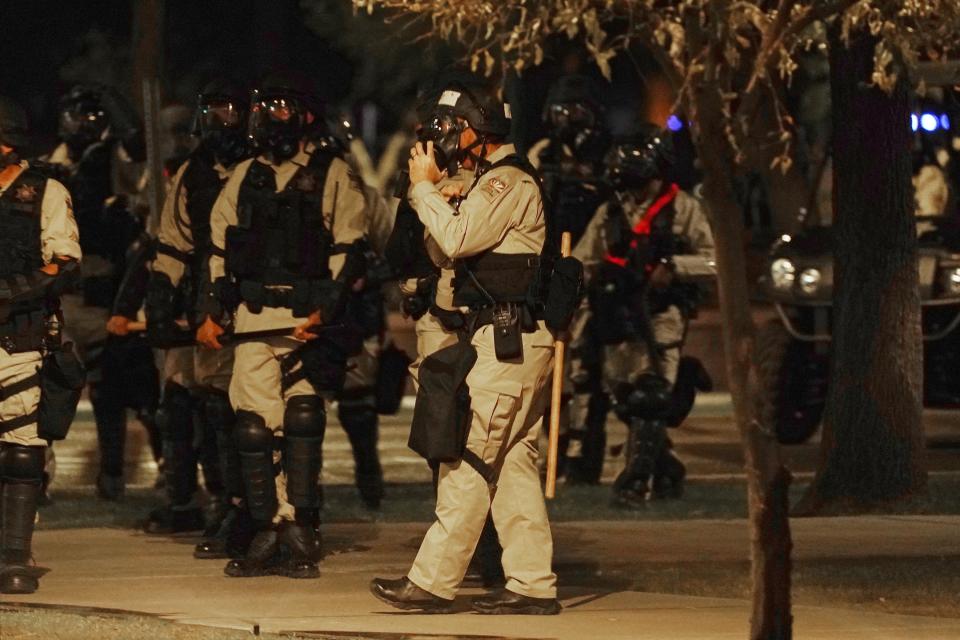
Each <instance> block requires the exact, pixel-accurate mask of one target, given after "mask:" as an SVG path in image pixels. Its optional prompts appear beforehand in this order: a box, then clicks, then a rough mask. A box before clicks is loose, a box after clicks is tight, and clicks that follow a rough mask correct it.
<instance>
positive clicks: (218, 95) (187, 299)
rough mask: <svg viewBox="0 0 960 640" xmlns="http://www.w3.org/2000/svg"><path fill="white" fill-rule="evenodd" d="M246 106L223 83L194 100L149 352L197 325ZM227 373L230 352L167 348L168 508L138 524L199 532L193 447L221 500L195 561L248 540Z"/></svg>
mask: <svg viewBox="0 0 960 640" xmlns="http://www.w3.org/2000/svg"><path fill="white" fill-rule="evenodd" d="M248 107H249V94H248V92H247V91H246V90H244V89H243V87H242V86H241V85H240V84H239V83H237V82H235V81H233V80H230V79H227V78H219V79H215V80H213V81H211V82H210V83H208V84H207V85H206V86H205V87H204V88H203V90H202V92H201V93H200V95H199V98H198V104H197V113H196V117H195V124H194V131H193V133H194V135H196V136H199V138H200V144H199V145H198V146H197V148H196V149H195V150H194V151H193V152H191V153H190V155H189V156H188V158H187V160H186V161H185V162H184V163H183V165H181V167H180V169H179V171H177V173H176V175H175V176H174V178H173V182H172V184H171V187H170V190H169V192H168V196H167V199H166V202H165V203H164V207H163V211H162V212H161V214H160V228H159V234H158V238H157V256H156V259H155V260H154V262H153V268H152V273H151V274H150V280H149V284H148V285H147V291H146V305H145V306H146V315H147V339H148V340H149V341H150V343H151V344H152V345H153V346H155V347H159V348H169V347H171V346H175V345H176V344H177V343H178V342H179V343H180V344H181V345H182V344H183V342H184V338H185V337H187V336H188V337H189V338H192V337H193V334H194V332H195V331H196V328H197V327H198V325H199V323H200V322H201V321H202V320H203V318H202V317H201V316H200V315H199V311H198V309H197V303H198V298H199V292H200V291H201V290H205V289H206V281H207V280H208V263H209V259H210V254H211V250H212V244H211V239H210V212H211V210H212V209H213V203H214V202H215V201H216V199H217V196H219V195H220V191H221V189H222V188H223V185H224V184H225V183H226V182H227V180H228V178H229V177H230V175H231V174H232V173H233V171H234V169H235V167H236V166H237V164H238V163H239V162H240V161H241V160H243V159H245V158H246V157H248V156H249V153H248V144H247V110H248ZM178 287H179V289H178ZM181 306H182V307H184V308H183V309H182V310H183V311H185V314H186V320H187V323H188V324H189V326H190V327H192V328H193V329H192V330H191V331H189V332H188V333H187V334H184V332H183V331H182V330H181V329H180V328H179V327H178V325H177V319H178V317H179V316H180V312H181V308H180V307H181ZM232 371H233V349H232V348H230V347H226V348H224V349H220V350H215V351H214V350H209V349H199V348H197V347H194V346H187V347H184V346H181V347H179V348H172V349H169V350H168V351H167V353H166V357H165V362H164V371H163V379H164V388H163V400H162V402H161V406H160V411H159V412H158V422H159V423H160V427H161V431H162V436H163V451H164V455H163V458H164V462H165V465H164V475H165V479H166V482H165V487H166V492H167V498H168V504H167V506H166V507H164V508H161V509H159V510H156V511H154V512H153V513H151V515H150V518H149V519H148V522H147V528H148V531H150V532H154V533H175V532H179V531H188V530H191V529H198V528H202V526H203V514H202V511H201V509H200V508H199V506H198V504H197V502H196V501H197V497H196V493H197V463H198V447H197V442H199V443H200V445H199V452H200V453H201V456H202V459H203V466H204V475H205V477H206V478H207V491H209V492H211V493H213V494H222V495H219V496H217V497H218V498H220V499H222V500H223V501H224V503H225V509H226V510H225V514H226V515H225V516H224V517H223V519H222V526H216V525H218V524H221V523H216V522H215V523H211V524H212V525H214V526H212V527H210V530H209V531H208V534H209V538H208V539H207V540H206V541H204V542H201V543H200V544H199V545H198V546H197V548H196V550H195V555H196V556H197V557H201V558H211V557H212V558H218V557H220V558H222V557H226V555H227V552H228V549H227V547H228V546H230V547H231V549H230V551H231V552H232V553H234V554H236V553H242V552H243V551H244V550H245V546H246V544H245V542H244V541H245V540H246V539H247V538H248V537H249V536H248V534H247V531H249V529H250V526H249V525H246V526H245V521H246V520H247V517H246V516H247V513H246V510H245V509H244V508H242V507H241V505H242V502H243V500H242V499H243V484H242V482H241V481H240V459H239V454H238V453H237V449H236V442H235V439H234V433H233V429H234V423H235V422H236V416H235V415H234V412H233V409H232V408H231V406H230V401H229V397H228V395H227V390H228V388H229V385H230V375H231V373H232ZM194 413H196V414H197V415H199V417H200V420H199V423H198V424H199V426H200V428H201V429H200V431H201V432H200V433H199V434H195V433H194ZM208 467H211V468H208ZM250 535H252V534H250Z"/></svg>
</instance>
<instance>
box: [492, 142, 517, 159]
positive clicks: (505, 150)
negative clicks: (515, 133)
mask: <svg viewBox="0 0 960 640" xmlns="http://www.w3.org/2000/svg"><path fill="white" fill-rule="evenodd" d="M516 152H517V149H516V147H514V146H513V145H512V144H505V145H501V146H500V148H499V149H497V150H496V151H494V152H493V153H491V154H490V155H489V156H487V157H486V158H484V160H486V161H487V162H489V163H490V164H496V163H497V162H500V161H501V160H503V159H504V158H506V157H507V156H509V155H513V154H514V153H516Z"/></svg>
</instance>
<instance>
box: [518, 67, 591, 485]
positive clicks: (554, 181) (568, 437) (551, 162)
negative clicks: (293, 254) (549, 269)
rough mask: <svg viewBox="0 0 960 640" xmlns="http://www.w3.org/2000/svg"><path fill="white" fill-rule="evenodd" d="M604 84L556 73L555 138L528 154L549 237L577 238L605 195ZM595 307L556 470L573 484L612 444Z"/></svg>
mask: <svg viewBox="0 0 960 640" xmlns="http://www.w3.org/2000/svg"><path fill="white" fill-rule="evenodd" d="M599 96H600V87H598V86H597V84H596V83H595V82H593V81H592V80H591V79H590V78H589V77H587V76H582V75H568V76H563V77H561V78H560V79H558V80H557V81H556V82H555V83H554V84H553V86H552V87H550V91H549V92H548V94H547V100H546V104H545V106H544V109H543V121H544V124H545V125H546V126H547V130H548V132H549V137H547V138H545V139H543V140H541V141H540V142H538V143H536V144H535V145H534V146H533V147H532V148H531V149H530V152H529V153H528V157H529V159H530V162H531V163H532V164H533V165H534V166H536V167H538V168H539V169H540V171H541V173H543V176H544V184H545V186H546V190H547V193H548V195H549V197H550V203H551V207H550V215H551V218H552V219H551V228H552V229H553V230H554V231H553V233H552V236H553V237H552V238H551V242H552V243H553V244H554V245H556V244H557V243H559V234H560V233H562V232H563V231H569V232H570V234H571V237H572V240H573V242H574V244H575V243H576V242H577V241H579V239H580V237H581V236H582V235H583V232H584V230H585V229H586V228H587V225H588V224H589V222H590V220H591V219H592V218H593V214H594V212H596V210H597V208H598V207H599V206H600V205H601V204H602V203H603V200H604V198H606V197H607V195H608V194H607V187H606V184H605V183H604V181H603V173H604V163H603V161H604V155H605V154H606V152H607V149H608V148H609V146H610V135H609V132H608V131H607V127H606V122H605V116H606V113H605V110H604V108H603V104H602V103H601V101H600V98H599ZM588 327H589V310H588V309H586V308H584V309H583V310H581V312H580V313H579V314H578V317H577V319H576V320H575V322H574V323H573V325H572V330H571V335H570V338H571V345H572V346H573V347H574V348H573V349H572V350H571V352H570V359H569V360H568V362H567V369H568V370H567V374H566V375H565V376H564V378H565V380H564V382H565V384H564V396H563V401H562V404H563V406H562V407H558V408H557V410H558V411H560V412H561V430H562V431H561V436H560V464H559V469H558V473H559V474H560V475H563V476H565V478H566V482H567V483H570V484H581V483H585V484H595V483H597V482H599V481H600V474H601V472H602V470H603V458H604V452H605V449H606V438H605V435H604V433H605V431H604V425H605V423H606V419H607V412H608V411H609V410H610V403H609V401H608V396H607V394H606V393H605V392H604V391H603V388H602V378H603V376H602V372H601V370H600V368H599V366H598V365H599V362H600V361H599V359H598V358H597V357H596V353H597V350H598V348H599V345H596V344H594V343H593V342H592V341H591V340H590V337H591V336H590V334H589V332H586V331H585V330H586V329H587V328H588Z"/></svg>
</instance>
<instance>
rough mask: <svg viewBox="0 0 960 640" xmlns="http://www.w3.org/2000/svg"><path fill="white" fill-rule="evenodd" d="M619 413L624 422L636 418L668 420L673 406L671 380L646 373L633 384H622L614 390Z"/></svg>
mask: <svg viewBox="0 0 960 640" xmlns="http://www.w3.org/2000/svg"><path fill="white" fill-rule="evenodd" d="M614 396H615V397H616V399H617V407H616V411H617V415H618V417H620V419H621V420H623V421H624V422H627V423H629V422H631V421H633V420H634V419H636V418H641V419H645V420H666V419H667V417H668V416H669V414H670V409H671V407H672V406H673V395H672V390H671V385H670V381H669V380H667V379H666V378H664V377H662V376H658V375H656V374H654V373H645V374H643V375H641V376H640V377H639V378H637V381H636V382H635V383H634V384H632V385H629V384H620V385H618V386H617V388H616V389H615V390H614Z"/></svg>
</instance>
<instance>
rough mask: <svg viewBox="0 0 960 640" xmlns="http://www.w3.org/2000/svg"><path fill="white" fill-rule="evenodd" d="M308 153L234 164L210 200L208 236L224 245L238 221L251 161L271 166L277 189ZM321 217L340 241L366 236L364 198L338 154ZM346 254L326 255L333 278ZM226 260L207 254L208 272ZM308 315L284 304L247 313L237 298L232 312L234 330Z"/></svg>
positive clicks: (285, 323) (216, 272)
mask: <svg viewBox="0 0 960 640" xmlns="http://www.w3.org/2000/svg"><path fill="white" fill-rule="evenodd" d="M309 160H310V155H309V153H308V152H307V151H300V152H299V153H297V155H295V156H294V157H293V158H291V159H290V160H286V161H284V162H283V163H281V164H280V165H271V164H270V163H269V161H268V160H267V159H266V158H263V157H260V158H255V159H250V160H245V161H243V162H241V163H240V164H238V165H237V168H236V170H235V171H234V173H233V175H232V176H230V180H228V181H227V184H226V185H225V186H224V188H223V191H221V192H220V196H219V197H218V198H217V201H216V203H215V204H214V205H213V211H212V213H211V214H210V227H211V235H212V238H213V245H214V246H215V247H218V248H220V249H224V248H225V244H226V241H225V237H226V232H227V228H228V227H230V226H235V225H236V224H237V200H238V197H239V194H240V185H241V184H243V179H244V178H245V177H246V175H247V171H248V170H249V169H250V165H251V164H252V163H254V162H261V163H263V164H266V165H268V166H270V167H271V168H272V169H273V171H274V173H275V174H276V182H277V192H278V193H279V192H280V191H282V190H283V189H284V188H286V186H287V183H289V182H290V179H291V178H293V176H294V175H295V174H296V172H297V171H298V170H299V169H300V168H301V167H304V166H306V165H307V162H308V161H309ZM322 207H323V220H324V224H325V225H326V226H327V228H328V229H330V230H331V232H332V233H333V241H334V242H335V243H338V244H350V243H353V242H355V241H357V240H360V239H361V238H363V237H364V236H365V235H366V230H367V219H366V216H365V215H364V208H365V207H366V200H365V199H364V192H363V187H362V183H361V182H360V180H359V178H357V177H356V175H354V174H353V173H352V171H351V170H350V167H349V165H347V163H346V162H344V161H343V160H340V159H339V158H335V159H334V160H333V162H332V163H331V164H330V170H329V171H328V173H327V179H326V182H325V184H324V186H323V204H322ZM345 259H346V258H345V256H344V255H342V254H341V255H334V256H331V257H330V263H329V264H330V270H331V272H332V274H333V277H336V276H337V274H339V273H340V269H342V268H343V264H344V260H345ZM224 273H225V271H224V261H223V258H222V257H221V256H217V255H214V256H211V257H210V277H211V279H213V280H216V279H217V278H219V277H222V276H223V275H224ZM305 319H306V318H295V317H294V316H293V312H292V311H291V310H290V309H288V308H286V307H273V308H271V307H264V308H263V310H262V311H261V312H260V313H251V312H250V310H249V309H247V306H246V304H243V303H241V305H240V308H239V309H237V314H236V330H237V331H238V332H243V331H260V330H264V329H279V328H283V327H293V326H295V325H298V324H301V323H302V322H303V321H304V320H305Z"/></svg>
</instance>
